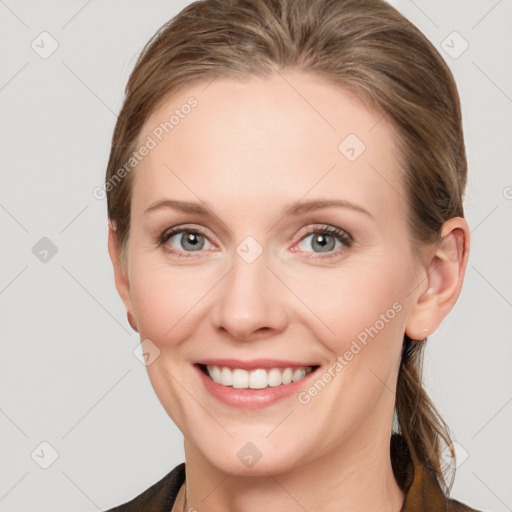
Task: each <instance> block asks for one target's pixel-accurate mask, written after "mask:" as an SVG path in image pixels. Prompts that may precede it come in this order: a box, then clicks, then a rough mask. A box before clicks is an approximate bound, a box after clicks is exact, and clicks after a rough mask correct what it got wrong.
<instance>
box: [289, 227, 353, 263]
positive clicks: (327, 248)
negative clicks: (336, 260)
mask: <svg viewBox="0 0 512 512" xmlns="http://www.w3.org/2000/svg"><path fill="white" fill-rule="evenodd" d="M352 243H353V239H352V237H351V236H350V235H349V234H348V233H347V232H346V231H343V230H342V229H339V228H335V227H333V226H324V227H321V228H316V229H314V230H313V231H310V232H309V234H307V235H306V236H305V237H303V238H302V239H301V241H300V242H299V243H298V247H299V249H300V250H301V251H303V252H311V250H312V252H313V253H316V254H322V253H324V254H325V256H320V258H329V257H332V256H337V255H339V254H341V253H342V252H344V251H346V250H347V249H348V248H350V247H351V246H352ZM308 257H311V256H308Z"/></svg>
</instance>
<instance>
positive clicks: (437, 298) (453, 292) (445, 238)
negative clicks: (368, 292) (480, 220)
mask: <svg viewBox="0 0 512 512" xmlns="http://www.w3.org/2000/svg"><path fill="white" fill-rule="evenodd" d="M469 236H470V235H469V227H468V224H467V222H466V221H465V220H464V219H463V218H461V217H454V218H452V219H450V220H448V221H446V222H445V223H444V224H443V227H442V230H441V239H440V241H439V243H438V244H437V246H436V247H435V250H434V252H433V254H431V256H430V258H429V261H428V262H427V267H426V276H425V285H423V286H420V287H418V289H419V290H420V291H419V292H418V295H417V297H416V302H415V304H414V305H413V307H412V308H411V311H410V314H409V316H408V319H407V324H406V329H405V333H406V334H407V335H408V336H409V337H410V338H411V339H413V340H422V339H424V338H425V337H426V336H427V335H428V334H431V333H432V332H434V331H435V330H436V329H437V328H438V327H439V325H440V324H441V322H442V321H443V319H444V318H445V317H446V315H447V314H448V313H449V312H450V311H451V309H452V308H453V306H454V305H455V303H456V302H457V299H458V298H459V294H460V290H461V288H462V283H463V281H464V274H465V271H466V266H467V262H468V257H469Z"/></svg>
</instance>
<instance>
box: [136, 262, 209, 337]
mask: <svg viewBox="0 0 512 512" xmlns="http://www.w3.org/2000/svg"><path fill="white" fill-rule="evenodd" d="M132 262H133V265H132V268H131V272H130V294H131V302H132V306H133V314H134V316H135V318H136V321H137V324H138V327H139V333H140V336H141V338H143V339H146V338H148V339H150V340H152V341H153V342H154V343H156V344H157V345H162V346H169V347H170V346H174V345H176V344H178V343H179V342H180V341H182V340H184V339H185V338H186V337H187V336H189V335H190V334H191V332H192V331H193V329H195V328H197V319H196V316H197V314H198V312H199V311H200V309H201V302H202V300H204V298H205V297H206V296H207V294H208V292H209V291H211V289H212V288H213V286H214V285H215V282H216V280H217V279H214V277H215V276H214V275H212V270H211V269H210V270H208V269H207V268H199V267H197V266H196V267H186V266H183V267H182V268H178V267H171V266H170V265H168V264H165V263H164V264H162V263H154V262H152V261H150V260H148V259H145V258H143V257H140V258H139V259H137V258H136V257H135V258H133V259H132Z"/></svg>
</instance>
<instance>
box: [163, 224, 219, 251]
mask: <svg viewBox="0 0 512 512" xmlns="http://www.w3.org/2000/svg"><path fill="white" fill-rule="evenodd" d="M160 243H161V245H163V246H165V248H166V250H168V251H169V252H171V253H174V254H178V255H179V256H187V255H186V254H182V253H183V252H185V253H187V252H189V253H190V252H200V251H201V250H203V249H209V248H211V247H213V245H212V244H211V243H210V242H209V240H208V238H206V235H205V234H204V233H201V231H198V230H196V229H188V228H184V227H181V228H172V229H169V230H167V231H165V232H164V233H163V234H162V236H161V239H160Z"/></svg>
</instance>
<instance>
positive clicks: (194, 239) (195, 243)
mask: <svg viewBox="0 0 512 512" xmlns="http://www.w3.org/2000/svg"><path fill="white" fill-rule="evenodd" d="M187 244H188V245H189V247H188V249H190V248H192V249H198V248H199V249H200V248H201V243H200V241H199V239H198V234H197V233H189V234H188V235H187V236H185V241H184V244H183V246H184V248H187Z"/></svg>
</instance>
